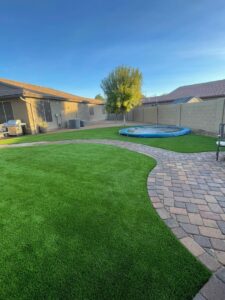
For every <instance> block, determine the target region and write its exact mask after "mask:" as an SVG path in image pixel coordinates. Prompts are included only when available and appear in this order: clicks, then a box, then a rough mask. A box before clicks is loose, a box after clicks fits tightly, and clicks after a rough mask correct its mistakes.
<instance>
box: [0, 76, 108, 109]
mask: <svg viewBox="0 0 225 300" xmlns="http://www.w3.org/2000/svg"><path fill="white" fill-rule="evenodd" d="M13 97H34V98H43V99H45V98H48V99H49V98H50V99H56V100H68V101H73V102H78V103H80V102H86V103H91V104H102V103H103V102H102V101H101V100H98V99H91V98H86V97H81V96H76V95H73V94H69V93H65V92H62V91H58V90H55V89H51V88H47V87H41V86H37V85H34V84H28V83H23V82H18V81H14V80H9V79H4V78H0V98H13Z"/></svg>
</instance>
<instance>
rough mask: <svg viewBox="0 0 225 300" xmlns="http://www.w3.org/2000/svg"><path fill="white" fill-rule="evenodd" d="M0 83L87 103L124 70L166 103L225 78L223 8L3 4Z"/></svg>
mask: <svg viewBox="0 0 225 300" xmlns="http://www.w3.org/2000/svg"><path fill="white" fill-rule="evenodd" d="M0 6H1V9H0V77H5V78H9V79H15V80H18V81H25V82H29V83H34V84H39V85H44V86H49V87H54V88H57V89H61V90H65V91H68V92H72V93H75V94H78V95H82V96H88V97H94V96H95V95H96V94H97V93H99V92H101V89H100V82H101V80H102V79H103V78H104V77H105V76H107V74H108V73H109V72H110V71H111V70H112V69H113V68H115V67H116V66H118V65H121V64H123V65H129V66H133V67H137V68H139V69H140V70H141V71H142V73H143V93H144V94H146V95H148V96H150V95H160V94H162V93H166V92H169V91H171V90H173V89H174V88H176V87H178V86H180V85H185V84H191V83H197V82H204V81H210V80H217V79H224V78H225V38H224V33H225V1H224V0H189V1H187V0H161V1H160V0H158V1H157V0H155V1H151V0H111V1H108V0H83V1H77V0H64V1H63V0H45V1H44V0H32V1H31V0H29V1H28V0H11V1H9V0H1V1H0Z"/></svg>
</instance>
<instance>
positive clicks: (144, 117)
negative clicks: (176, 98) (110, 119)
mask: <svg viewBox="0 0 225 300" xmlns="http://www.w3.org/2000/svg"><path fill="white" fill-rule="evenodd" d="M224 107H225V99H224V98H218V99H216V100H215V99H214V100H204V101H202V102H196V103H195V102H194V103H185V104H169V105H168V104H167V105H166V104H165V105H158V123H159V124H168V125H181V126H187V127H190V128H191V129H193V130H204V131H207V132H212V133H217V132H218V128H219V124H220V123H221V122H222V121H223V122H225V108H224ZM130 116H133V119H132V120H131V121H135V122H144V123H157V107H156V106H146V105H143V106H142V107H138V108H136V109H134V110H133V111H132V114H130Z"/></svg>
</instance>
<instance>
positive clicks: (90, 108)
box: [89, 106, 95, 116]
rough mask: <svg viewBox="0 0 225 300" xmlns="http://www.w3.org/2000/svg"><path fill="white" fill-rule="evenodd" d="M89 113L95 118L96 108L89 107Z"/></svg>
mask: <svg viewBox="0 0 225 300" xmlns="http://www.w3.org/2000/svg"><path fill="white" fill-rule="evenodd" d="M89 112H90V115H91V116H93V115H94V114H95V113H94V107H93V106H90V107H89Z"/></svg>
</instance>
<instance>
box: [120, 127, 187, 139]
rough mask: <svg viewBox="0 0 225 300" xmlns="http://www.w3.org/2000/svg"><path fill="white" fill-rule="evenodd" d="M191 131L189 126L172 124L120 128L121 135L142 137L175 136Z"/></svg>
mask: <svg viewBox="0 0 225 300" xmlns="http://www.w3.org/2000/svg"><path fill="white" fill-rule="evenodd" d="M190 132H191V130H190V129H189V128H185V127H178V126H170V125H142V126H133V127H128V128H123V129H120V130H119V134H121V135H126V136H133V137H142V138H155V137H157V138H160V137H174V136H180V135H185V134H189V133H190Z"/></svg>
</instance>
